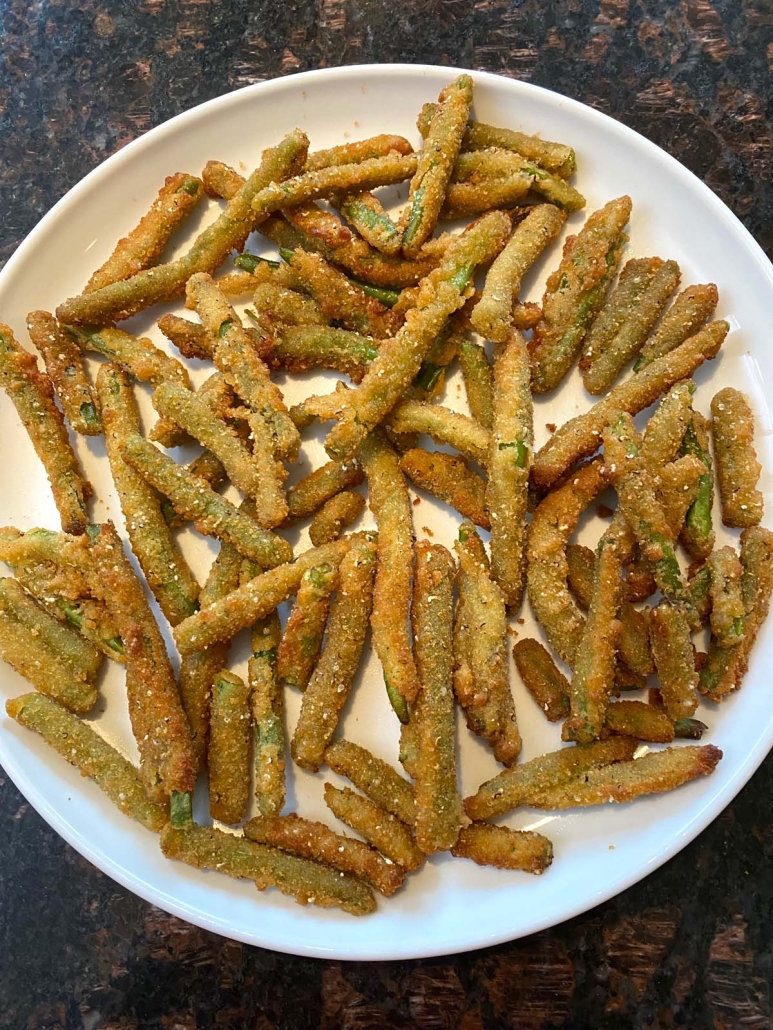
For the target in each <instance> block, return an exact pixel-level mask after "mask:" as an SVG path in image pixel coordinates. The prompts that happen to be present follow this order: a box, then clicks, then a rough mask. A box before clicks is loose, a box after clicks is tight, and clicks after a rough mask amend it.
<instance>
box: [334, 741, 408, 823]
mask: <svg viewBox="0 0 773 1030" xmlns="http://www.w3.org/2000/svg"><path fill="white" fill-rule="evenodd" d="M325 762H326V763H327V765H329V766H330V768H331V769H332V770H333V772H337V773H338V775H339V776H345V777H346V779H347V780H349V781H350V782H351V783H353V784H354V785H355V787H359V789H360V790H361V791H362V793H363V794H365V795H367V797H369V798H370V800H371V801H373V802H374V803H375V804H377V805H379V806H380V807H381V808H385V809H386V810H387V812H391V813H392V815H394V816H397V818H398V819H400V820H402V822H404V823H405V824H406V826H413V824H414V822H415V820H416V802H415V799H414V792H413V787H412V785H411V784H410V783H409V782H408V780H406V779H404V778H403V777H402V776H401V775H400V773H399V772H398V771H397V770H396V769H395V768H393V767H392V766H391V765H389V763H388V762H385V761H383V759H381V758H376V756H375V755H372V754H371V753H370V751H368V750H367V749H366V748H364V747H361V746H360V745H359V744H352V743H351V742H350V741H348V740H337V741H336V742H335V744H331V745H330V747H329V748H328V749H327V750H326V751H325Z"/></svg>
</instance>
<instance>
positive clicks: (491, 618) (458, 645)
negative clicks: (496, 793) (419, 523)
mask: <svg viewBox="0 0 773 1030" xmlns="http://www.w3.org/2000/svg"><path fill="white" fill-rule="evenodd" d="M454 546H455V548H456V553H457V555H458V557H459V578H458V591H459V603H458V605H457V609H456V624H455V627H454V693H455V694H456V698H457V700H458V702H459V704H460V705H461V706H462V708H463V709H464V712H465V715H466V717H467V725H468V727H469V728H470V730H471V731H472V732H473V733H475V734H477V735H478V736H480V737H482V738H483V739H484V740H485V741H486V742H487V743H488V744H489V746H490V747H491V749H492V751H493V752H494V757H495V758H496V759H497V761H498V762H502V764H503V765H512V764H513V763H514V762H515V761H516V760H517V758H518V755H519V754H520V751H521V735H520V733H519V731H518V723H517V720H516V715H515V705H514V703H513V695H512V692H511V690H510V684H509V682H508V668H507V614H506V609H505V597H504V594H503V593H502V591H501V589H500V587H499V586H498V584H497V583H495V582H494V580H493V579H492V578H491V575H490V572H489V569H488V567H487V565H488V563H487V559H486V556H485V551H484V549H483V545H482V543H481V540H480V537H479V536H478V534H477V532H476V531H475V527H474V526H473V525H472V524H471V523H469V522H463V523H462V525H461V527H460V529H459V540H458V541H457V542H456V543H455V545H454Z"/></svg>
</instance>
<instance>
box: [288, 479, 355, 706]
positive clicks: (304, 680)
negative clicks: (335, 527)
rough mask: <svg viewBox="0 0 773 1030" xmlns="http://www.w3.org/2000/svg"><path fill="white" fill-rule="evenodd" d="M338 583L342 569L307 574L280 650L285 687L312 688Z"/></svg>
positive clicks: (326, 566)
mask: <svg viewBox="0 0 773 1030" xmlns="http://www.w3.org/2000/svg"><path fill="white" fill-rule="evenodd" d="M358 496H359V495H358ZM337 582H338V570H337V569H336V568H335V566H333V565H330V564H323V565H315V566H314V567H313V568H311V569H309V570H308V572H306V573H304V575H303V579H302V580H301V585H300V586H299V587H298V596H297V597H296V600H295V606H294V607H293V610H292V611H291V612H290V616H289V618H288V620H287V624H286V625H285V630H284V633H283V634H282V639H281V640H280V642H279V646H278V647H277V654H276V674H277V679H278V680H279V682H280V683H281V684H282V685H283V686H290V687H295V688H296V690H300V691H304V690H305V689H306V687H307V686H308V684H309V679H310V677H311V674H312V672H313V670H314V666H315V665H316V664H317V659H318V658H319V653H320V651H321V650H322V638H323V637H324V635H325V626H326V624H327V616H328V611H329V610H330V595H331V594H332V593H333V591H334V590H335V588H336V584H337Z"/></svg>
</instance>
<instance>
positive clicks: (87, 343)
mask: <svg viewBox="0 0 773 1030" xmlns="http://www.w3.org/2000/svg"><path fill="white" fill-rule="evenodd" d="M119 285H120V284H119ZM66 328H67V332H68V333H70V335H71V336H72V338H73V339H74V340H75V342H76V343H77V344H78V346H79V347H80V348H81V349H82V350H88V351H94V353H96V354H102V355H103V356H104V357H106V358H109V359H110V361H113V362H115V364H116V365H120V366H121V368H122V369H124V371H126V372H128V373H129V374H130V375H133V376H134V378H135V379H139V381H140V382H141V383H152V384H153V386H159V385H160V384H161V383H165V382H170V383H178V384H179V385H180V386H186V387H190V385H191V381H190V378H189V376H188V372H187V371H186V369H185V368H184V367H183V366H182V365H181V364H180V362H179V361H178V360H177V358H173V357H170V355H169V354H165V353H164V351H162V350H159V348H158V347H156V346H155V345H154V344H153V343H152V342H151V341H150V340H149V339H148V338H147V337H146V336H132V335H131V333H126V332H124V331H123V329H116V328H114V327H113V326H106V327H105V328H104V329H98V328H92V327H90V326H87V325H68V326H67V327H66Z"/></svg>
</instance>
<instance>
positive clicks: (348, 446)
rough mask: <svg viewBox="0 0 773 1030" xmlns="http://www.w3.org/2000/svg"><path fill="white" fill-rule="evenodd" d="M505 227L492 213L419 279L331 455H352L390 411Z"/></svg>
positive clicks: (332, 440)
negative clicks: (401, 320) (411, 305)
mask: <svg viewBox="0 0 773 1030" xmlns="http://www.w3.org/2000/svg"><path fill="white" fill-rule="evenodd" d="M509 226H510V222H509V219H508V218H507V216H506V215H504V214H502V212H500V211H495V212H491V213H490V214H488V215H486V216H485V217H483V218H481V219H480V220H479V221H478V222H476V223H474V224H473V225H472V226H471V227H469V228H468V229H467V230H465V232H464V233H462V235H461V236H459V237H457V238H456V239H455V241H454V242H453V243H452V244H451V246H450V247H449V248H448V250H447V251H446V253H445V255H444V257H443V259H442V261H441V263H440V265H439V267H438V268H437V269H435V270H434V271H433V272H430V274H429V275H428V276H427V278H426V279H425V280H424V282H423V283H422V286H421V290H420V296H419V299H418V302H417V305H416V307H414V308H412V309H411V310H410V311H408V312H407V313H406V316H405V323H404V324H403V326H402V327H401V329H400V330H399V331H398V333H397V334H396V335H395V336H394V337H393V338H392V339H390V340H386V341H384V343H383V344H382V345H381V347H380V348H379V353H378V357H377V358H376V359H375V361H373V362H372V363H371V365H370V367H369V368H368V371H367V372H366V374H365V377H364V379H363V380H362V382H361V383H360V384H359V386H357V387H355V388H354V389H353V390H351V391H350V392H349V394H348V396H347V404H346V406H345V408H344V410H343V412H342V417H341V420H340V421H339V422H338V424H337V425H336V426H335V428H334V429H333V430H332V431H331V432H330V434H329V435H328V438H327V440H326V441H325V448H326V450H327V452H328V454H329V455H330V456H331V457H332V458H339V459H345V458H348V457H351V456H352V455H353V454H354V453H355V451H356V449H357V447H358V446H359V445H360V443H362V441H363V440H364V439H365V436H366V435H367V434H368V432H369V431H370V430H371V429H373V428H374V427H375V426H376V425H378V424H379V422H381V421H382V420H383V419H384V418H385V417H386V416H387V415H388V414H389V412H390V411H391V410H392V408H393V407H394V405H395V403H396V402H397V400H398V399H399V397H400V395H401V394H402V393H403V391H404V390H405V389H406V388H407V387H408V385H409V384H410V383H411V381H412V380H413V378H414V377H415V376H416V374H417V373H418V371H419V368H420V367H421V363H422V361H423V360H424V358H425V357H426V355H427V352H428V351H429V349H430V346H431V345H432V343H433V342H434V340H435V338H436V336H437V335H438V333H439V332H440V330H441V328H442V326H443V324H444V323H445V321H446V319H447V318H448V316H449V315H451V314H452V313H453V312H454V311H456V310H457V309H458V308H460V307H462V305H463V303H464V300H465V298H466V294H467V290H468V287H469V283H470V279H471V278H472V275H473V273H474V271H475V268H476V266H477V265H479V264H481V263H482V262H484V261H486V260H491V258H492V257H494V255H495V254H496V253H497V252H498V250H499V249H500V248H501V246H502V244H503V243H504V240H505V237H506V234H507V233H508V231H509Z"/></svg>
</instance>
